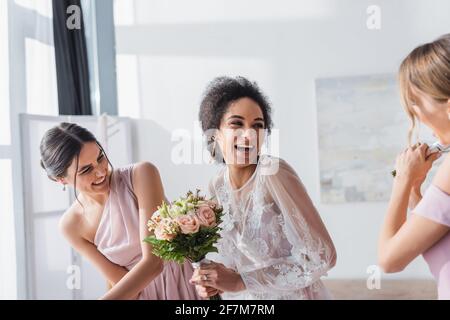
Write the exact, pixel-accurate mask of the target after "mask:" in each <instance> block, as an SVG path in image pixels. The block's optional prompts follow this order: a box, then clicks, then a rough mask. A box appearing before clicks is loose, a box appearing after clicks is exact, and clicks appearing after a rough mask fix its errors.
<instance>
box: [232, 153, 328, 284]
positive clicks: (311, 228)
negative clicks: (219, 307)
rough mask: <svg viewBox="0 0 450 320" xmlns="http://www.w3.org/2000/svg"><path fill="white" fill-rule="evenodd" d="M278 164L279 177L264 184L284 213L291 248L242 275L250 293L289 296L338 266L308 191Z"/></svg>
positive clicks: (268, 178)
mask: <svg viewBox="0 0 450 320" xmlns="http://www.w3.org/2000/svg"><path fill="white" fill-rule="evenodd" d="M276 161H279V164H278V170H277V172H276V174H272V175H268V176H265V177H264V178H263V181H264V183H265V185H266V186H267V190H268V192H269V194H270V196H271V197H272V199H273V202H274V203H275V204H276V206H278V208H279V210H280V212H281V214H280V216H279V222H280V224H281V226H282V232H283V235H282V236H284V237H285V239H287V242H288V243H289V246H288V248H287V249H286V248H284V249H283V254H282V255H279V257H278V258H274V259H272V260H271V261H270V263H268V265H266V266H265V267H263V268H260V269H256V270H253V271H249V272H240V274H241V277H242V279H243V281H244V283H245V285H246V288H247V290H250V291H256V292H274V291H279V292H283V291H284V292H285V291H291V290H298V289H301V288H305V287H308V286H310V285H311V284H313V283H314V282H316V281H317V280H319V279H320V277H321V276H322V275H324V274H326V273H327V271H328V270H329V269H331V268H332V267H333V266H334V265H335V263H336V251H335V248H334V245H333V242H332V240H331V238H330V236H329V234H328V232H327V230H326V228H325V226H324V224H323V222H322V220H321V218H320V216H319V214H318V212H317V210H316V209H315V207H314V205H313V203H312V201H311V199H310V198H309V196H308V194H307V192H306V190H305V187H304V186H303V184H302V182H301V181H300V179H299V177H298V176H297V174H296V173H295V171H294V170H293V169H292V168H291V167H290V166H289V165H288V164H287V163H286V162H284V161H283V160H278V159H277V160H276ZM280 250H281V248H280Z"/></svg>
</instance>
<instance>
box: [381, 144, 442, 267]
mask: <svg viewBox="0 0 450 320" xmlns="http://www.w3.org/2000/svg"><path fill="white" fill-rule="evenodd" d="M426 151H427V146H426V145H421V146H419V147H417V148H409V149H408V150H406V151H404V152H403V153H402V154H400V155H399V157H398V158H397V176H396V177H395V179H394V184H393V188H392V195H391V199H390V201H389V206H388V210H387V214H386V218H385V221H384V223H383V226H382V229H381V233H380V237H379V245H378V260H379V262H378V264H379V266H380V267H381V268H382V269H383V270H384V271H385V272H388V273H391V272H399V271H401V270H403V269H404V268H405V267H406V266H407V265H408V264H409V263H410V262H411V261H412V260H413V259H415V258H416V257H417V256H418V255H420V254H421V253H423V252H424V251H425V250H426V249H428V248H429V247H431V246H432V245H433V244H434V243H436V241H438V240H439V239H440V238H442V236H443V235H444V234H445V233H446V232H447V231H448V227H446V226H443V225H441V224H438V223H436V222H434V221H432V220H430V219H427V218H424V217H421V216H418V215H412V216H411V217H410V219H408V221H407V219H406V218H407V210H408V201H409V200H410V196H411V190H412V188H413V185H414V184H417V181H423V177H424V175H425V176H426V174H427V173H428V171H429V170H430V169H431V166H432V163H433V162H434V161H435V160H436V159H437V158H438V156H437V154H433V155H431V156H429V157H428V158H426ZM416 204H417V203H416ZM414 206H415V205H414Z"/></svg>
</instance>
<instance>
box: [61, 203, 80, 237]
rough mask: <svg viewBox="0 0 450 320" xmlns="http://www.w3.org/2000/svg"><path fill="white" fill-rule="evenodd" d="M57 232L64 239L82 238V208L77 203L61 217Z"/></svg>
mask: <svg viewBox="0 0 450 320" xmlns="http://www.w3.org/2000/svg"><path fill="white" fill-rule="evenodd" d="M59 230H60V232H61V233H62V234H63V235H64V237H66V238H70V239H74V238H82V234H83V230H84V218H83V208H82V207H81V205H80V204H79V203H78V202H77V201H75V202H74V203H73V204H72V206H71V207H70V208H69V209H67V210H66V212H64V213H63V215H62V216H61V219H60V220H59Z"/></svg>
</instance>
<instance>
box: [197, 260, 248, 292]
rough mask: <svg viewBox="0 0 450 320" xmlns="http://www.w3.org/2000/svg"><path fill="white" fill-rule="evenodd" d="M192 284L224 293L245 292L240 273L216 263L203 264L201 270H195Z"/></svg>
mask: <svg viewBox="0 0 450 320" xmlns="http://www.w3.org/2000/svg"><path fill="white" fill-rule="evenodd" d="M190 282H191V283H192V284H195V285H197V286H203V287H212V288H215V289H217V290H219V291H223V292H226V291H229V292H238V291H242V290H245V284H244V282H243V280H242V278H241V276H240V275H239V273H237V272H236V271H234V270H233V269H229V268H227V267H225V266H224V265H223V264H221V263H216V262H211V263H208V264H202V265H201V267H200V268H198V269H195V271H194V275H193V276H192V278H191V280H190Z"/></svg>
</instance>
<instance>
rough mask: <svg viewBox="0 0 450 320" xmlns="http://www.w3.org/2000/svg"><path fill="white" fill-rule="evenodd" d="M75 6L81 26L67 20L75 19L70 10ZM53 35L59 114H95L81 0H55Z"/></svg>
mask: <svg viewBox="0 0 450 320" xmlns="http://www.w3.org/2000/svg"><path fill="white" fill-rule="evenodd" d="M72 5H75V6H78V8H79V10H78V12H77V13H79V17H78V16H77V17H78V19H79V20H78V21H80V22H81V24H80V27H81V28H79V29H77V28H69V27H68V26H67V21H68V19H74V15H73V12H72V11H70V12H69V13H67V9H68V8H69V7H70V6H72ZM72 8H73V7H72ZM70 21H71V22H73V21H74V20H70ZM71 25H72V24H71ZM53 34H54V42H55V58H56V76H57V84H58V105H59V113H60V114H61V115H92V106H91V98H90V89H89V66H88V55H87V49H86V39H85V36H84V23H83V15H82V11H81V3H80V0H53Z"/></svg>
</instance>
